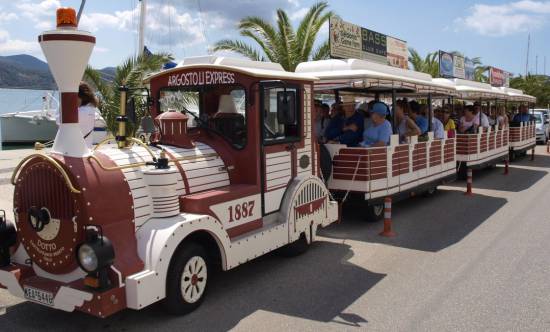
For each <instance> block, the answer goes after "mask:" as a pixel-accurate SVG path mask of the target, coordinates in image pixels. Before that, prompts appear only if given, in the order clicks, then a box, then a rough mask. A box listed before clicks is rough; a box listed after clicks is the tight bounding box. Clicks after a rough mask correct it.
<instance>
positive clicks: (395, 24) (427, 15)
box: [0, 0, 550, 74]
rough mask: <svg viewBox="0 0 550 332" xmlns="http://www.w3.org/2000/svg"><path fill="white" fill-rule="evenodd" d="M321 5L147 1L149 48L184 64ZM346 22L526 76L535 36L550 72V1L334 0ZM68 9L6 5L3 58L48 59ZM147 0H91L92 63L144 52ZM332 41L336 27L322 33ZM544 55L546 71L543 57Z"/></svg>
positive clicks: (41, 2) (7, 0)
mask: <svg viewBox="0 0 550 332" xmlns="http://www.w3.org/2000/svg"><path fill="white" fill-rule="evenodd" d="M314 2H316V1H315V0H261V1H254V0H147V3H148V11H147V18H146V28H145V31H146V32H145V43H146V45H147V46H148V47H149V48H150V49H151V50H152V51H153V52H158V51H164V52H170V53H172V54H174V56H175V57H176V59H182V58H184V57H187V56H197V55H205V54H208V52H209V49H210V46H211V45H212V44H214V43H215V42H216V41H218V40H220V39H226V38H229V39H243V40H245V41H247V42H250V40H247V39H246V38H243V37H241V36H240V35H239V33H238V30H237V28H236V25H237V23H238V21H239V19H241V18H243V17H245V16H260V17H262V18H264V19H266V20H268V21H270V22H274V21H275V11H276V9H277V8H282V9H284V10H285V11H287V13H288V14H289V16H290V18H291V19H292V22H293V24H294V25H295V26H296V25H297V24H298V22H299V21H300V19H301V18H303V16H304V15H305V13H306V12H307V9H308V8H309V6H311V5H312V4H313V3H314ZM328 3H329V8H330V9H331V10H333V11H334V12H335V13H336V14H338V15H339V16H340V17H341V18H342V19H343V20H345V21H348V22H351V23H354V24H357V25H360V26H362V27H365V28H368V29H371V30H375V31H378V32H381V33H384V34H387V35H391V36H394V37H396V38H399V39H402V40H405V41H407V43H408V46H409V47H413V48H415V49H416V50H417V51H418V52H420V54H421V55H425V54H426V53H427V52H433V51H437V50H440V49H441V50H445V51H459V52H461V53H463V54H465V55H466V56H467V57H476V56H479V57H481V59H482V62H483V63H484V64H486V65H491V66H494V67H497V68H501V69H504V70H506V71H509V72H512V73H515V74H524V73H525V65H526V53H527V40H528V35H529V34H530V36H531V38H530V42H531V47H530V56H529V70H530V71H531V72H532V73H535V72H536V71H538V73H539V74H541V73H543V72H544V68H543V67H544V58H545V57H546V58H547V59H546V62H547V65H546V67H547V70H546V73H547V74H548V73H550V1H534V0H520V1H506V0H505V1H496V0H460V1H446V0H439V1H428V0H416V1H405V0H391V1H371V0H361V1H360V0H355V1H352V0H338V1H336V0H329V1H328ZM60 6H71V7H74V8H78V7H79V6H80V0H16V1H14V0H0V55H13V54H21V53H25V54H31V55H34V56H37V57H39V58H42V59H43V56H42V54H41V51H40V47H39V45H38V43H37V36H38V35H39V34H40V32H41V31H44V30H48V29H51V28H52V27H53V26H54V24H55V10H56V8H58V7H60ZM138 22H139V0H88V1H87V2H86V6H85V9H84V14H83V17H82V19H81V21H80V28H81V29H83V30H88V31H91V32H92V33H94V34H95V35H96V37H97V45H96V47H95V49H94V52H93V54H92V57H91V59H90V64H91V65H92V66H94V67H96V68H103V67H107V66H115V65H117V64H119V63H121V62H122V61H123V60H124V59H125V58H127V57H128V56H131V55H133V54H135V53H136V52H137V48H138V47H137V43H138V41H137V27H138ZM318 38H319V40H326V39H327V38H328V26H325V27H324V28H323V29H322V30H321V32H320V35H319V36H318ZM537 55H538V66H537V65H536V57H537Z"/></svg>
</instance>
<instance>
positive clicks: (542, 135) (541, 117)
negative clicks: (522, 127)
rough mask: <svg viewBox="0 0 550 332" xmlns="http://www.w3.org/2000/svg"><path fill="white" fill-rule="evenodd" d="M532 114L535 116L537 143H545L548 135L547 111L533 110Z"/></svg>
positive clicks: (549, 134)
mask: <svg viewBox="0 0 550 332" xmlns="http://www.w3.org/2000/svg"><path fill="white" fill-rule="evenodd" d="M533 116H534V117H535V124H536V134H537V143H539V142H541V143H543V144H546V142H548V138H549V137H550V125H549V119H548V113H547V111H546V110H535V111H534V112H533Z"/></svg>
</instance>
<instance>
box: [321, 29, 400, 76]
mask: <svg viewBox="0 0 550 332" xmlns="http://www.w3.org/2000/svg"><path fill="white" fill-rule="evenodd" d="M329 44H330V56H331V57H332V58H337V59H340V58H344V59H350V58H352V59H363V60H370V61H374V62H378V63H381V64H385V65H390V66H394V67H399V68H404V69H408V58H409V51H408V49H407V42H405V41H403V40H399V39H397V38H393V37H390V36H386V35H385V34H382V33H380V32H376V31H373V30H369V29H366V28H363V27H360V26H358V25H355V24H352V23H348V22H346V21H343V20H342V19H339V18H331V19H330V22H329Z"/></svg>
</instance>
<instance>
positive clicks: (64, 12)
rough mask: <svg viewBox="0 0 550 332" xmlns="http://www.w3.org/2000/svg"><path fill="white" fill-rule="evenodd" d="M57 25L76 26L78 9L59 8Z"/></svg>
mask: <svg viewBox="0 0 550 332" xmlns="http://www.w3.org/2000/svg"><path fill="white" fill-rule="evenodd" d="M56 16H57V27H58V28H60V27H73V28H76V26H77V23H76V11H75V10H74V9H73V8H70V7H61V8H58V9H57V12H56Z"/></svg>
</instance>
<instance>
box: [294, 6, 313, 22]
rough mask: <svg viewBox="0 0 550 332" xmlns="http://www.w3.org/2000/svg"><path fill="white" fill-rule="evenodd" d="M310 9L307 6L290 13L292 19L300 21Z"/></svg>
mask: <svg viewBox="0 0 550 332" xmlns="http://www.w3.org/2000/svg"><path fill="white" fill-rule="evenodd" d="M308 11H309V8H306V7H304V8H300V9H298V10H297V11H295V12H293V13H292V14H290V19H291V20H293V21H299V20H301V19H303V18H304V17H305V16H306V14H307V12H308Z"/></svg>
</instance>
